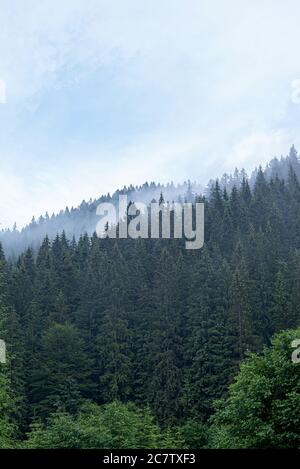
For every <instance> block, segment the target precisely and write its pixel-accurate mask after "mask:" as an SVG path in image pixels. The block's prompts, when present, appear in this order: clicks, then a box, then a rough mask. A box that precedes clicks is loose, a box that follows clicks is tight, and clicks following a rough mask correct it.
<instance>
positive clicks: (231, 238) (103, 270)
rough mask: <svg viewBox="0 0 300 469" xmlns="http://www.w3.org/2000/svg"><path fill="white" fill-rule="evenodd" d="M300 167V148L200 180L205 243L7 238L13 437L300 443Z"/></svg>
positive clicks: (125, 442)
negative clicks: (205, 182)
mask: <svg viewBox="0 0 300 469" xmlns="http://www.w3.org/2000/svg"><path fill="white" fill-rule="evenodd" d="M299 168H300V163H299V159H298V156H297V153H296V150H295V149H294V148H292V149H291V152H290V155H289V157H288V158H286V159H284V160H282V161H281V162H280V161H278V160H277V162H276V164H275V163H274V161H273V163H272V164H271V166H269V167H268V168H266V170H265V171H263V170H262V168H259V169H258V170H257V171H256V172H255V175H254V176H253V177H252V178H250V179H248V178H247V177H246V175H242V177H241V178H240V180H239V182H238V184H232V180H231V182H230V181H229V182H228V181H227V182H226V178H225V179H224V178H223V180H216V181H211V183H210V184H209V189H208V190H207V192H206V193H205V194H201V195H200V194H199V195H197V194H194V192H193V197H194V200H193V201H194V202H197V201H201V202H203V203H204V204H205V243H204V247H203V248H202V249H199V250H192V251H190V250H186V249H185V245H184V240H180V239H157V240H153V239H137V240H132V239H115V240H114V239H109V238H104V239H101V238H99V237H97V235H96V234H95V233H94V234H93V233H82V234H81V235H78V236H70V233H69V232H68V233H66V231H64V230H63V229H62V230H61V231H60V232H58V233H57V234H56V235H55V236H54V237H51V236H47V234H45V236H44V238H43V240H42V241H41V243H40V245H37V244H36V243H35V245H34V246H31V247H28V248H26V249H24V252H22V253H21V254H20V255H19V256H12V255H10V254H11V252H10V251H9V250H7V249H6V250H5V251H4V249H2V248H1V250H0V338H1V339H3V340H5V343H6V346H7V362H6V363H5V364H0V448H61V447H64V448H299V447H300V364H299V363H294V362H293V361H292V359H291V357H292V353H293V348H292V347H291V343H292V341H293V340H295V339H300V183H299V175H300V171H299ZM160 191H161V192H163V190H161V188H160ZM12 235H14V234H12ZM6 236H7V233H6ZM14 236H16V235H14ZM6 239H7V238H6Z"/></svg>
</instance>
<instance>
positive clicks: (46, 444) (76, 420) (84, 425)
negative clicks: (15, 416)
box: [25, 402, 182, 449]
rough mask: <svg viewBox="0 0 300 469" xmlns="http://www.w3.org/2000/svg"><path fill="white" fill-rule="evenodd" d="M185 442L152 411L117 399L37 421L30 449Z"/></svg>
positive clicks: (170, 445)
mask: <svg viewBox="0 0 300 469" xmlns="http://www.w3.org/2000/svg"><path fill="white" fill-rule="evenodd" d="M180 446H182V442H181V441H180V439H179V437H176V435H171V432H170V431H169V430H161V429H160V428H159V426H158V425H156V424H155V423H154V419H153V417H152V415H151V414H150V412H149V411H148V410H140V409H138V408H137V407H136V406H135V405H134V404H131V403H130V404H122V403H119V402H113V403H111V404H106V405H102V406H99V405H96V404H93V403H88V404H85V405H84V406H83V407H82V409H81V411H80V413H79V415H78V416H71V415H69V414H66V413H57V414H53V415H52V416H51V418H50V419H49V421H48V424H47V425H43V424H41V423H34V424H33V425H32V428H31V432H30V434H29V435H28V441H27V442H26V443H25V447H27V448H115V449H122V448H126V449H129V448H176V447H180Z"/></svg>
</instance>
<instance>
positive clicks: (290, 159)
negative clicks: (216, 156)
mask: <svg viewBox="0 0 300 469" xmlns="http://www.w3.org/2000/svg"><path fill="white" fill-rule="evenodd" d="M290 166H292V168H293V170H294V171H295V173H296V175H297V177H298V179H299V180H300V163H299V159H298V157H297V152H296V149H295V147H294V146H292V147H291V150H290V153H289V155H288V156H287V157H283V156H282V157H281V158H280V159H278V158H273V159H272V160H271V161H270V163H269V164H268V165H266V167H265V169H264V171H263V173H264V176H265V178H266V179H267V181H270V179H272V178H275V177H278V178H279V179H283V180H284V181H287V180H288V175H289V168H290ZM258 171H259V169H257V168H256V169H255V170H254V171H253V172H252V174H251V176H250V177H249V178H248V177H247V173H246V171H245V170H244V169H242V170H238V169H237V168H236V169H235V171H234V173H233V174H227V173H225V174H223V176H222V177H221V178H220V179H219V180H218V183H219V185H220V188H221V189H222V191H223V190H226V191H227V193H229V194H230V193H231V191H232V189H233V188H234V187H235V188H236V189H239V188H240V187H241V185H242V183H243V181H244V180H247V181H248V183H249V186H250V188H251V189H253V187H254V184H255V181H256V177H257V174H258ZM215 182H216V181H215V180H210V181H209V182H208V184H207V186H206V187H203V186H202V185H201V184H199V183H197V182H195V181H194V182H191V181H190V180H188V181H185V182H184V183H182V184H177V185H175V184H174V183H173V182H170V183H168V184H160V183H157V184H156V183H155V182H153V181H152V182H150V183H148V182H146V183H144V184H143V185H141V186H135V187H134V186H132V185H130V186H129V187H126V186H125V187H123V189H120V190H116V191H115V192H114V193H113V194H112V195H110V194H106V195H102V196H101V197H98V198H96V199H94V200H92V199H90V200H89V201H85V200H83V201H82V203H81V204H80V206H79V207H66V208H65V209H64V210H61V211H60V212H59V213H58V214H54V213H52V215H49V214H48V213H45V214H44V215H40V216H39V217H38V219H35V218H34V217H33V218H32V220H31V222H30V223H29V224H28V225H26V226H24V227H23V228H21V229H18V227H17V225H16V224H15V225H14V226H13V227H12V228H5V229H1V230H0V242H1V244H2V246H3V249H4V251H5V254H6V256H7V257H8V258H9V259H12V260H14V261H17V259H18V257H19V255H20V254H22V253H23V252H24V251H25V250H26V249H27V248H28V247H30V248H31V249H32V250H33V252H34V253H36V251H37V250H38V249H39V247H40V245H41V243H42V241H43V239H44V238H45V236H48V238H49V240H50V241H53V240H54V238H55V237H56V235H57V233H62V231H64V232H65V235H66V237H67V238H68V239H72V238H73V237H74V238H75V239H76V241H78V240H79V238H80V236H81V235H82V234H84V233H87V234H88V235H90V236H92V235H93V233H94V231H95V227H96V224H97V221H98V217H97V215H96V209H97V206H98V205H99V204H100V203H103V202H111V203H113V204H114V205H116V204H117V203H118V200H119V195H127V198H128V200H130V201H131V202H136V201H137V202H144V203H146V204H147V203H150V202H151V201H152V200H157V201H158V200H159V198H160V196H161V194H163V197H164V200H165V201H169V202H172V201H175V202H180V203H181V202H184V201H187V202H193V201H194V200H195V197H197V196H200V195H204V196H205V197H206V198H209V197H210V193H211V190H212V188H213V187H214V185H215Z"/></svg>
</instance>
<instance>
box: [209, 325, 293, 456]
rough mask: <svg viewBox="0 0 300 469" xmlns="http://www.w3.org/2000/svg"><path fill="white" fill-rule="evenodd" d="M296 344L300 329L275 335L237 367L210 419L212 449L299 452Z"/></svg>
mask: <svg viewBox="0 0 300 469" xmlns="http://www.w3.org/2000/svg"><path fill="white" fill-rule="evenodd" d="M296 338H300V328H299V329H296V330H291V331H287V332H283V333H280V334H278V335H275V337H274V339H273V340H272V347H271V348H265V349H264V351H263V352H262V353H261V354H260V355H255V354H252V355H250V357H249V358H248V359H247V360H246V361H245V362H244V363H243V364H242V365H241V370H240V373H239V375H238V376H237V378H236V380H235V382H234V384H232V385H231V386H230V388H229V396H228V398H227V399H225V400H223V401H219V402H218V403H217V411H216V414H215V415H214V416H213V417H212V418H211V424H212V426H211V428H210V446H211V447H213V448H300V365H299V363H293V362H292V359H291V355H292V351H293V349H292V348H291V342H292V340H293V339H296Z"/></svg>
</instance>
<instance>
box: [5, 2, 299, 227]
mask: <svg viewBox="0 0 300 469" xmlns="http://www.w3.org/2000/svg"><path fill="white" fill-rule="evenodd" d="M299 24H300V2H299V0H285V1H282V0H251V2H250V1H249V0H226V1H225V0H207V1H206V0H59V1H58V0H0V124H1V132H0V196H1V197H0V222H1V224H2V225H0V226H2V227H3V226H10V225H11V224H12V223H13V222H14V221H17V223H18V225H19V226H22V224H24V223H25V222H27V221H28V220H30V218H31V217H32V215H35V216H38V215H40V214H41V213H45V211H49V212H50V213H52V211H58V210H59V209H61V208H64V207H65V206H66V205H69V206H71V205H77V204H79V203H80V202H81V200H82V199H89V198H90V197H92V198H94V197H97V196H99V195H100V194H102V193H105V192H107V191H114V190H115V189H117V188H118V187H122V186H124V185H125V184H130V183H132V184H140V183H143V182H144V181H146V180H155V181H160V182H166V181H169V180H173V181H174V182H179V181H182V180H184V179H186V178H191V179H193V180H194V179H197V180H199V182H202V183H205V182H207V180H208V179H209V178H210V177H214V176H218V175H220V174H222V172H224V171H233V170H234V168H235V167H236V166H237V167H239V168H241V167H245V168H246V170H248V171H249V172H250V171H251V169H253V168H254V167H255V166H256V165H258V164H260V163H262V164H264V163H265V162H266V161H268V160H269V159H270V158H271V157H273V156H280V155H281V154H286V153H287V152H288V150H289V147H290V146H291V144H292V143H294V144H295V145H296V146H298V148H300V50H299V49H300V48H299V44H300V29H299ZM297 80H298V81H297Z"/></svg>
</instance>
